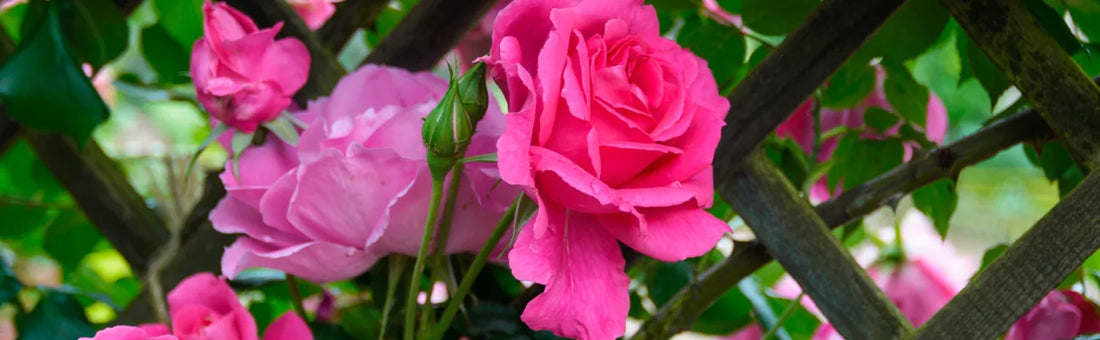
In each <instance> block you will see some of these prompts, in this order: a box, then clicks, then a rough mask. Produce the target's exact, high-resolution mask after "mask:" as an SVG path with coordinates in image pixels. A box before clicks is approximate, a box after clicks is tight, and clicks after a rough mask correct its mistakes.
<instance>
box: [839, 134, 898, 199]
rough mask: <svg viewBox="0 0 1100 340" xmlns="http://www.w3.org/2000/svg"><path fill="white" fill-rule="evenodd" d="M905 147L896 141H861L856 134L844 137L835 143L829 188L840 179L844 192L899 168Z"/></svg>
mask: <svg viewBox="0 0 1100 340" xmlns="http://www.w3.org/2000/svg"><path fill="white" fill-rule="evenodd" d="M903 154H904V148H903V147H902V145H901V141H900V140H897V139H884V140H870V139H869V140H864V139H860V138H859V133H856V132H852V133H848V134H846V135H844V136H843V137H841V138H840V141H839V142H837V148H836V151H835V152H834V153H833V155H834V156H833V158H834V159H835V160H836V165H834V166H833V169H832V170H831V171H829V175H828V176H826V178H827V179H828V184H829V187H830V188H835V187H836V185H837V184H838V183H840V182H841V180H843V183H844V189H849V188H851V187H854V186H857V185H859V184H862V183H864V182H866V181H868V180H871V179H873V178H875V177H878V176H879V175H881V174H884V173H886V172H887V171H890V169H893V168H894V167H897V166H898V165H901V163H902V156H903Z"/></svg>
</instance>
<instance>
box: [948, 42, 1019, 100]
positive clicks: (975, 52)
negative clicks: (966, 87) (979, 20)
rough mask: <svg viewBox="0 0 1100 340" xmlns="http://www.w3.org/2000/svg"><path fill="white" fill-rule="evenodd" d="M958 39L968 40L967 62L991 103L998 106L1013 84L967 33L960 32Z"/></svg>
mask: <svg viewBox="0 0 1100 340" xmlns="http://www.w3.org/2000/svg"><path fill="white" fill-rule="evenodd" d="M957 38H958V39H965V40H966V60H967V61H969V64H970V71H971V72H973V73H974V76H975V77H977V78H978V83H979V84H982V88H984V89H985V92H986V93H988V94H989V102H990V103H992V105H996V104H997V99H998V98H1000V97H1001V94H1002V93H1004V92H1005V90H1007V89H1008V87H1009V86H1012V83H1011V82H1009V81H1008V78H1007V77H1005V75H1004V73H1001V70H1000V69H999V68H997V65H994V64H993V61H992V60H990V59H989V57H988V56H986V55H985V53H984V52H982V49H981V48H980V47H978V45H976V44H974V41H973V40H970V38H969V37H967V36H966V32H965V31H963V30H959V35H958V36H957ZM960 53H961V51H960Z"/></svg>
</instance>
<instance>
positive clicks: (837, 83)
mask: <svg viewBox="0 0 1100 340" xmlns="http://www.w3.org/2000/svg"><path fill="white" fill-rule="evenodd" d="M875 82H877V80H876V77H875V68H874V67H873V66H871V65H870V64H868V63H862V62H856V61H855V60H854V59H853V60H849V61H848V62H847V63H845V64H844V66H841V67H840V69H839V70H837V71H836V73H834V74H833V76H832V77H829V82H828V85H827V86H825V87H823V88H822V90H821V106H824V107H827V108H832V109H846V108H849V107H853V106H856V104H859V103H860V102H862V101H863V99H864V98H867V95H869V94H871V91H872V90H874V89H875Z"/></svg>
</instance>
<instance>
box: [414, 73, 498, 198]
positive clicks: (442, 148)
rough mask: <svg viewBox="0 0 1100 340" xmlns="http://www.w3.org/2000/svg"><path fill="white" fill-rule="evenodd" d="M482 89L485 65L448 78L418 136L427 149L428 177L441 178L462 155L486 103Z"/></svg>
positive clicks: (483, 89)
mask: <svg viewBox="0 0 1100 340" xmlns="http://www.w3.org/2000/svg"><path fill="white" fill-rule="evenodd" d="M488 97H489V94H488V91H487V90H486V88H485V64H483V63H478V64H476V65H474V67H473V68H471V69H470V71H468V72H466V74H464V75H462V77H461V78H458V79H457V80H454V79H452V80H451V84H450V86H449V87H448V88H447V92H446V93H445V94H444V95H443V99H440V101H439V105H437V106H436V107H435V109H433V110H432V112H431V113H429V114H428V116H427V117H426V118H425V119H424V127H423V129H421V137H423V139H424V146H425V147H427V149H428V168H429V169H431V171H432V177H436V178H442V177H443V176H446V175H447V172H449V171H450V170H451V168H452V167H453V166H454V165H455V163H456V162H458V160H459V159H462V157H465V155H466V147H467V146H469V145H470V138H471V137H472V136H473V135H474V132H475V131H476V129H477V123H478V122H479V121H481V118H483V117H485V110H486V109H487V108H488V106H489V100H488Z"/></svg>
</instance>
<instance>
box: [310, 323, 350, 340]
mask: <svg viewBox="0 0 1100 340" xmlns="http://www.w3.org/2000/svg"><path fill="white" fill-rule="evenodd" d="M309 331H310V332H311V333H313V339H314V340H352V339H353V338H352V337H351V334H348V331H347V330H344V327H342V326H340V325H335V324H331V323H320V322H310V323H309Z"/></svg>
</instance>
